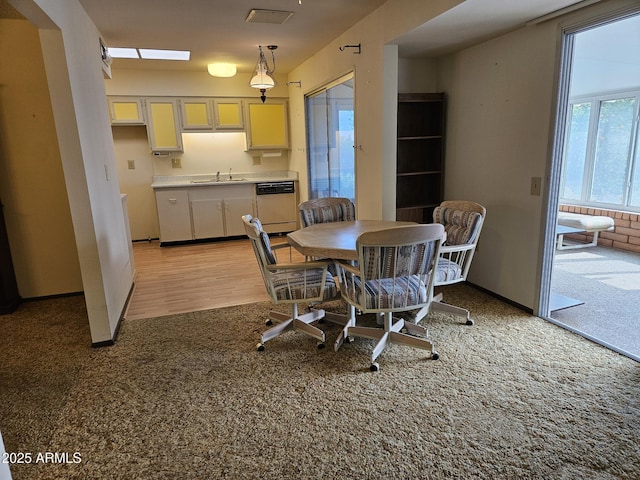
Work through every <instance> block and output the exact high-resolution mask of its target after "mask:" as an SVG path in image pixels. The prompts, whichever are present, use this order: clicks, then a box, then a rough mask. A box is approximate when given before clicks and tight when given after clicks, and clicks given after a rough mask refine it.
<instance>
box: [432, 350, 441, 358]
mask: <svg viewBox="0 0 640 480" xmlns="http://www.w3.org/2000/svg"><path fill="white" fill-rule="evenodd" d="M439 358H440V354H439V353H438V352H433V353H431V360H438V359H439Z"/></svg>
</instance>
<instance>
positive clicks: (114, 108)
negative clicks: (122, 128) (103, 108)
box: [108, 97, 145, 125]
mask: <svg viewBox="0 0 640 480" xmlns="http://www.w3.org/2000/svg"><path fill="white" fill-rule="evenodd" d="M108 103H109V115H110V116H111V125H144V123H145V118H144V108H143V104H144V101H143V100H142V99H141V98H134V97H109V98H108Z"/></svg>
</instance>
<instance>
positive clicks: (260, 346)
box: [256, 343, 264, 352]
mask: <svg viewBox="0 0 640 480" xmlns="http://www.w3.org/2000/svg"><path fill="white" fill-rule="evenodd" d="M256 349H257V350H258V351H259V352H264V343H259V344H258V345H257V346H256Z"/></svg>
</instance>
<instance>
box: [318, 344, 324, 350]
mask: <svg viewBox="0 0 640 480" xmlns="http://www.w3.org/2000/svg"><path fill="white" fill-rule="evenodd" d="M324 347H325V343H324V342H318V350H322V349H323V348H324Z"/></svg>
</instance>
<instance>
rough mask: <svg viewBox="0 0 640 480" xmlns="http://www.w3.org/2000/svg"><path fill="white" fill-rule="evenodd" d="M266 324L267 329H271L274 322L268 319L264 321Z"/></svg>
mask: <svg viewBox="0 0 640 480" xmlns="http://www.w3.org/2000/svg"><path fill="white" fill-rule="evenodd" d="M264 324H265V325H266V326H267V327H270V326H271V325H273V321H272V320H271V319H270V318H267V319H266V320H265V321H264Z"/></svg>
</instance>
